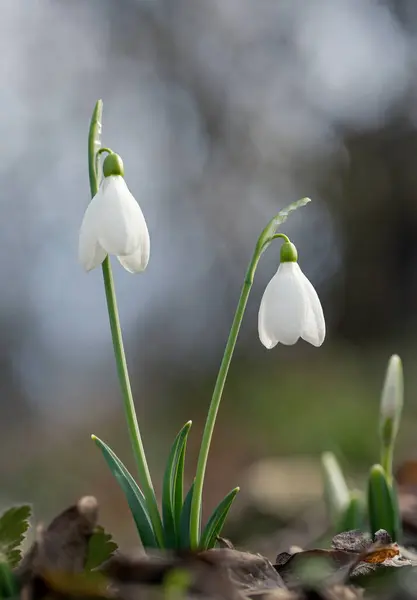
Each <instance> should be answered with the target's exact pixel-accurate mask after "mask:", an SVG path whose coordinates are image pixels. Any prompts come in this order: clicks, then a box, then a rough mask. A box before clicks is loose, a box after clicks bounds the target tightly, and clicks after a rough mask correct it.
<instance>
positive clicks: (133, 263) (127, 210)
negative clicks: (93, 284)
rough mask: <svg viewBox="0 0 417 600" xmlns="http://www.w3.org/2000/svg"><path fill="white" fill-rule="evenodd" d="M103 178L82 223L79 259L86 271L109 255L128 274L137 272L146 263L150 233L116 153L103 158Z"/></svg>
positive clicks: (144, 266) (147, 260)
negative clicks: (116, 260) (115, 259)
mask: <svg viewBox="0 0 417 600" xmlns="http://www.w3.org/2000/svg"><path fill="white" fill-rule="evenodd" d="M103 175H104V177H103V179H102V181H101V184H100V187H99V190H98V192H97V194H96V195H95V196H94V198H93V199H92V200H91V202H90V204H89V205H88V207H87V210H86V211H85V214H84V219H83V222H82V224H81V229H80V237H79V248H78V254H79V260H80V262H81V264H82V265H83V267H84V269H85V270H86V271H91V269H94V268H95V267H97V266H98V265H100V264H101V263H102V262H103V260H104V259H105V258H106V256H107V255H108V254H114V255H115V256H117V258H118V260H119V261H120V263H121V265H122V266H123V267H124V268H125V269H126V270H127V271H129V272H130V273H139V272H140V271H144V270H145V269H146V266H147V264H148V262H149V255H150V239H149V232H148V227H147V225H146V221H145V217H144V216H143V213H142V210H141V208H140V206H139V204H138V203H137V201H136V200H135V198H134V197H133V196H132V194H131V193H130V191H129V188H128V187H127V185H126V182H125V180H124V178H123V175H124V169H123V161H122V159H121V158H120V156H119V155H118V154H114V153H111V154H109V155H108V156H107V157H106V159H105V160H104V163H103Z"/></svg>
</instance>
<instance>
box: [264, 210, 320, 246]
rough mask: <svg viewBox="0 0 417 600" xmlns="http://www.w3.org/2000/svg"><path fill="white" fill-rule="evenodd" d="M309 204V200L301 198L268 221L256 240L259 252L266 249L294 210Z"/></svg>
mask: <svg viewBox="0 0 417 600" xmlns="http://www.w3.org/2000/svg"><path fill="white" fill-rule="evenodd" d="M309 202H311V200H310V198H301V200H297V201H296V202H293V203H292V204H289V205H288V206H286V207H285V208H283V209H282V210H280V211H279V213H278V214H277V215H276V216H275V217H274V218H273V219H271V220H270V222H269V223H268V225H267V226H266V227H265V229H264V230H263V231H262V233H261V235H260V237H259V239H258V248H259V250H260V252H263V251H264V250H266V249H267V247H268V246H269V244H270V243H271V241H272V238H273V236H274V235H275V233H276V231H277V229H278V227H279V226H280V225H282V223H285V221H286V220H287V218H288V215H289V214H290V213H291V212H293V211H294V210H297V209H298V208H301V207H302V206H305V205H306V204H308V203H309Z"/></svg>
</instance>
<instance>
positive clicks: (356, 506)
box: [336, 492, 366, 533]
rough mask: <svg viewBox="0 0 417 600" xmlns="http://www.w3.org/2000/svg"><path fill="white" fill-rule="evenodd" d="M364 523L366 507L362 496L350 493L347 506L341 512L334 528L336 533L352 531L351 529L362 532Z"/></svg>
mask: <svg viewBox="0 0 417 600" xmlns="http://www.w3.org/2000/svg"><path fill="white" fill-rule="evenodd" d="M365 522H366V506H365V502H364V500H363V498H362V496H361V495H360V494H359V493H358V492H351V493H350V499H349V503H348V505H347V506H346V507H345V509H344V510H343V511H342V514H341V516H340V518H339V521H338V525H337V526H336V533H342V532H343V531H352V530H353V529H360V530H361V531H363V530H364V526H365Z"/></svg>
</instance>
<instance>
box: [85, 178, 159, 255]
mask: <svg viewBox="0 0 417 600" xmlns="http://www.w3.org/2000/svg"><path fill="white" fill-rule="evenodd" d="M97 196H100V204H101V210H100V214H99V222H98V224H97V230H98V241H99V243H100V245H101V246H102V247H103V248H104V250H105V251H106V252H107V253H108V254H115V255H116V256H128V255H130V254H133V253H134V252H136V251H137V250H138V248H139V246H140V245H141V244H142V239H143V237H144V236H146V235H147V236H148V237H149V233H148V228H147V226H146V222H145V218H144V216H143V213H142V210H141V208H140V206H139V204H138V203H137V201H136V200H135V198H134V197H133V196H132V194H131V193H130V191H129V188H128V187H127V185H126V182H125V180H124V179H123V177H121V176H120V175H111V176H110V177H105V178H104V180H103V182H102V184H101V186H100V189H99V191H98V193H97Z"/></svg>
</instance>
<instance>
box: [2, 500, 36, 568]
mask: <svg viewBox="0 0 417 600" xmlns="http://www.w3.org/2000/svg"><path fill="white" fill-rule="evenodd" d="M30 515H31V507H30V506H29V505H27V504H24V505H22V506H13V507H12V508H9V510H6V512H5V513H3V515H2V516H1V517H0V562H6V563H8V564H9V565H10V566H11V567H15V566H16V565H17V564H18V563H19V561H20V559H21V552H20V544H21V543H22V542H23V540H24V537H25V533H26V531H27V530H28V528H29V518H30Z"/></svg>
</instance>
